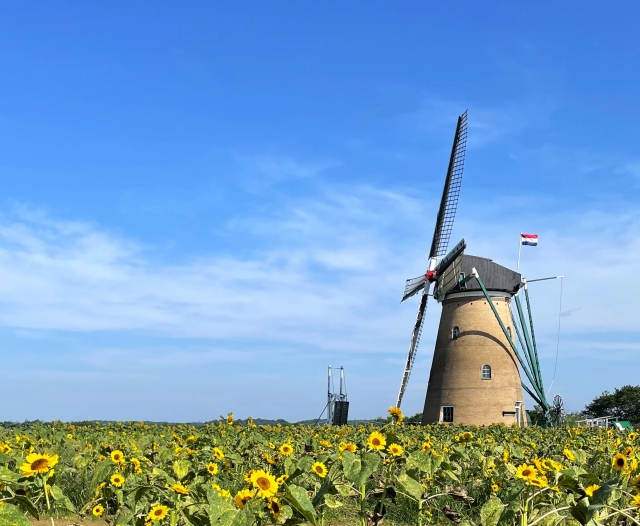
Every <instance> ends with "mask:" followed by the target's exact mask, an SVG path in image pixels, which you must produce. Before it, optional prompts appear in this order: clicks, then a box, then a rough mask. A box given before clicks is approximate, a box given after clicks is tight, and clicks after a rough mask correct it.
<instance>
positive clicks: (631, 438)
mask: <svg viewBox="0 0 640 526" xmlns="http://www.w3.org/2000/svg"><path fill="white" fill-rule="evenodd" d="M637 436H638V433H636V432H635V431H631V433H629V434H628V435H627V438H628V439H629V441H630V442H633V441H634V440H635V439H636V437H637Z"/></svg>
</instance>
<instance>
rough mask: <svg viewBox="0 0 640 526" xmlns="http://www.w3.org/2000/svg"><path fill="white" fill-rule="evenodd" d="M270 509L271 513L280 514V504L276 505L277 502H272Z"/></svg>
mask: <svg viewBox="0 0 640 526" xmlns="http://www.w3.org/2000/svg"><path fill="white" fill-rule="evenodd" d="M271 509H272V510H273V513H280V504H278V503H277V502H272V503H271Z"/></svg>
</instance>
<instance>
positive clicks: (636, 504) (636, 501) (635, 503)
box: [631, 493, 640, 508]
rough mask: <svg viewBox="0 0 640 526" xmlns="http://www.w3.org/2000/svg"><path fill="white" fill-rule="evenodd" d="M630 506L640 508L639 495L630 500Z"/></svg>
mask: <svg viewBox="0 0 640 526" xmlns="http://www.w3.org/2000/svg"><path fill="white" fill-rule="evenodd" d="M631 505H632V506H637V507H638V508H640V493H638V494H637V495H636V496H635V497H633V498H632V499H631Z"/></svg>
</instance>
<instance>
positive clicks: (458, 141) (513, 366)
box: [396, 112, 559, 425]
mask: <svg viewBox="0 0 640 526" xmlns="http://www.w3.org/2000/svg"><path fill="white" fill-rule="evenodd" d="M466 139H467V113H466V112H465V113H463V114H462V115H461V116H460V117H458V124H457V127H456V132H455V135H454V140H453V147H452V150H451V156H450V159H449V166H448V169H447V175H446V178H445V184H444V189H443V192H442V198H441V201H440V208H439V210H438V215H437V218H436V225H435V229H434V234H433V240H432V242H431V249H430V251H429V267H428V270H427V272H426V274H425V275H423V276H420V277H418V278H413V279H410V280H407V282H406V285H405V290H404V295H403V298H402V301H405V300H406V299H408V298H410V297H411V296H413V295H415V294H417V293H418V292H420V291H422V295H421V297H420V304H419V307H418V314H417V316H416V321H415V324H414V327H413V331H412V333H411V340H410V345H409V354H408V356H407V361H406V364H405V368H404V373H403V376H402V382H401V384H400V391H399V393H398V399H397V403H396V406H397V407H400V404H401V403H402V398H403V396H404V393H405V390H406V387H407V382H408V380H409V376H410V374H411V370H412V368H413V364H414V361H415V356H416V352H417V349H418V344H419V342H420V335H421V332H422V326H423V323H424V316H425V312H426V307H427V300H428V298H429V295H430V291H431V284H432V283H434V282H435V286H434V288H433V297H434V299H435V300H437V301H438V302H439V303H441V304H442V313H441V316H440V324H439V327H438V334H437V337H436V345H435V349H434V355H433V362H432V365H431V372H430V375H429V384H428V388H427V396H426V399H425V406H424V411H423V417H422V423H423V424H425V423H431V422H450V423H461V422H464V423H467V424H479V425H482V424H491V423H498V422H503V423H506V424H517V425H526V418H525V415H526V413H525V410H524V402H523V396H522V390H523V389H524V390H525V391H526V392H527V393H528V394H529V395H530V396H531V397H532V398H533V400H534V401H535V402H536V403H538V404H539V405H540V406H541V408H542V409H543V413H544V415H545V421H546V422H547V423H551V407H550V405H549V403H548V402H547V400H546V397H545V392H544V389H543V384H542V375H541V373H540V365H539V360H538V352H537V346H536V340H535V333H534V330H533V319H532V316H531V305H530V302H529V293H528V289H527V282H526V280H523V279H522V277H521V275H520V274H519V273H518V272H516V271H513V270H510V269H508V268H506V267H503V266H501V265H498V264H497V263H494V262H493V261H492V260H491V259H488V258H484V257H478V256H470V255H466V254H464V251H465V249H466V242H465V240H464V239H462V240H461V241H460V242H459V243H458V244H457V245H456V246H455V247H454V248H453V249H452V250H451V251H450V252H448V253H447V248H448V245H449V238H450V236H451V231H452V229H453V222H454V218H455V213H456V209H457V204H458V198H459V195H460V187H461V182H462V171H463V167H464V159H465V149H466ZM544 279H549V278H544ZM521 290H524V295H525V297H526V304H527V309H526V314H528V321H529V323H528V324H527V322H526V318H525V309H524V308H523V305H522V302H521V301H520V297H519V294H520V292H521ZM512 306H513V307H515V312H514V310H513V309H512ZM514 333H515V334H514ZM515 335H517V342H518V343H519V346H518V345H517V344H516V343H515ZM520 369H521V370H522V371H523V373H524V374H525V375H526V377H527V379H528V381H529V386H530V387H529V386H527V385H525V384H524V383H522V381H521V378H520ZM556 420H557V421H559V419H556Z"/></svg>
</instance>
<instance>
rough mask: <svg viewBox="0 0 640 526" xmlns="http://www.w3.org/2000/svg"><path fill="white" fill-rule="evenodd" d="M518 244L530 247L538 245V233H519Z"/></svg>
mask: <svg viewBox="0 0 640 526" xmlns="http://www.w3.org/2000/svg"><path fill="white" fill-rule="evenodd" d="M520 244H522V245H527V246H530V247H535V246H538V234H520Z"/></svg>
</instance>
